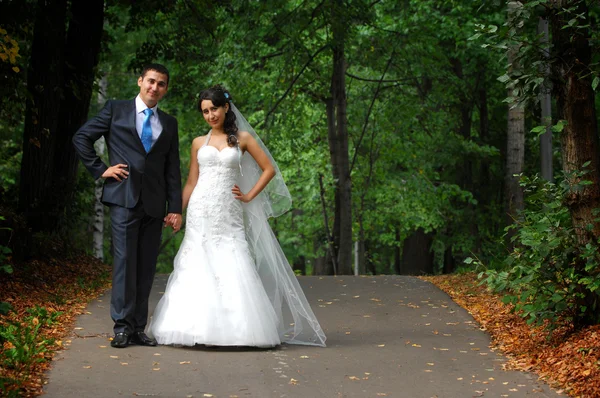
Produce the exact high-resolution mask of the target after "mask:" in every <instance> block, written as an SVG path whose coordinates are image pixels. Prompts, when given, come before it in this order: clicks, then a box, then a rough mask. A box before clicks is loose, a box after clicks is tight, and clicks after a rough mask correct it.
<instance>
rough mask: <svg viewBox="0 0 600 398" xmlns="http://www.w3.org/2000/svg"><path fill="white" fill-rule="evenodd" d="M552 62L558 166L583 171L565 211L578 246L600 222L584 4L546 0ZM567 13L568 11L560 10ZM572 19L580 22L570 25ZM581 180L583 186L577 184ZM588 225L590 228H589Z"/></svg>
mask: <svg viewBox="0 0 600 398" xmlns="http://www.w3.org/2000/svg"><path fill="white" fill-rule="evenodd" d="M550 4H551V5H552V10H551V11H552V12H551V13H550V23H551V26H552V45H553V47H554V51H555V52H556V54H555V56H556V59H557V62H556V63H555V64H554V74H553V80H554V82H553V83H554V84H553V91H554V94H555V95H556V102H557V107H558V112H559V114H560V115H561V117H562V118H563V119H564V120H566V126H565V127H564V129H563V131H562V133H561V135H560V141H561V148H562V165H563V170H564V171H565V173H567V174H570V173H573V172H578V171H583V170H585V171H587V173H586V174H585V175H583V176H581V177H580V178H577V179H576V180H575V181H572V183H573V184H574V185H579V188H576V189H573V190H572V191H571V196H570V197H569V200H568V203H567V205H568V207H569V210H570V212H571V219H572V221H573V227H574V228H575V233H576V235H577V241H578V243H579V245H580V246H581V247H584V246H585V245H586V244H587V243H588V242H591V241H594V242H598V241H599V239H600V222H599V221H598V218H597V215H596V214H595V213H594V212H595V210H596V209H598V208H600V155H599V154H600V148H599V147H598V119H597V115H596V103H595V95H594V90H593V88H592V76H591V74H590V67H591V63H592V48H591V46H590V42H589V37H590V35H591V32H590V25H589V23H588V22H587V21H588V20H589V7H588V5H587V4H586V2H585V1H584V0H551V1H550ZM566 9H568V10H569V11H570V12H565V10H566ZM572 15H578V16H579V17H580V18H581V19H576V20H575V22H572V19H573V17H572ZM583 181H586V182H585V183H584V184H581V183H582V182H583ZM589 226H591V228H589Z"/></svg>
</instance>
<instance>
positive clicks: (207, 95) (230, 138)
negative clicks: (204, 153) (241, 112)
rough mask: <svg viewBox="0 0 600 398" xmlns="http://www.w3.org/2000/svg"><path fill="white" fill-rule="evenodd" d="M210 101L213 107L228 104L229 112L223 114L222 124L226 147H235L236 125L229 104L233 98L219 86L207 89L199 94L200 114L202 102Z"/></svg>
mask: <svg viewBox="0 0 600 398" xmlns="http://www.w3.org/2000/svg"><path fill="white" fill-rule="evenodd" d="M204 100H209V101H212V103H213V105H214V106H225V104H227V103H228V104H229V111H227V113H226V114H225V122H224V123H223V130H225V133H227V145H229V146H235V145H236V144H237V132H238V128H237V124H235V120H236V117H235V113H233V111H232V110H231V104H232V101H233V98H232V97H231V94H230V93H229V91H227V89H226V88H225V87H223V86H221V85H220V84H217V85H216V86H212V87H211V88H207V89H206V90H203V91H202V92H201V93H200V99H199V100H198V110H199V111H200V112H202V101H204Z"/></svg>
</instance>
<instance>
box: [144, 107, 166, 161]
mask: <svg viewBox="0 0 600 398" xmlns="http://www.w3.org/2000/svg"><path fill="white" fill-rule="evenodd" d="M157 111H158V112H157V113H158V120H160V125H161V126H162V131H161V132H160V135H159V136H158V138H157V139H156V142H155V143H154V145H152V148H150V152H152V150H153V149H154V148H155V147H156V146H157V145H159V144H161V142H162V141H164V140H165V139H166V138H164V137H165V136H166V135H167V131H168V130H167V127H168V119H167V117H166V116H165V114H164V113H163V112H162V111H161V110H160V108H159V109H158V110H157ZM140 142H141V141H140Z"/></svg>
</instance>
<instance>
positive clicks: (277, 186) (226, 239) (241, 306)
mask: <svg viewBox="0 0 600 398" xmlns="http://www.w3.org/2000/svg"><path fill="white" fill-rule="evenodd" d="M198 107H199V110H200V112H202V115H203V116H204V120H205V121H206V122H207V123H208V124H209V126H210V127H211V130H210V131H209V132H208V134H206V135H205V136H202V137H197V138H195V139H194V141H193V142H192V152H191V159H192V160H191V161H190V171H189V176H188V180H187V183H186V185H185V187H184V190H183V208H184V209H185V208H186V207H187V218H186V230H185V236H184V238H183V241H182V243H181V246H180V248H179V251H178V253H177V255H176V256H175V261H174V269H173V272H172V273H171V275H170V276H169V280H168V282H167V288H166V290H165V294H164V295H163V297H162V298H161V300H160V301H159V303H158V305H157V307H156V309H155V311H154V314H153V317H152V319H151V321H150V325H149V327H148V329H149V334H151V335H152V336H154V338H155V339H156V340H157V342H158V343H159V344H174V345H188V346H191V345H195V344H204V345H208V346H251V347H275V346H277V345H279V344H281V343H289V344H307V345H316V346H323V347H324V346H325V340H326V337H325V334H324V333H323V330H322V329H321V326H320V325H319V322H318V321H317V319H316V317H315V315H314V314H313V312H312V309H311V308H310V305H309V304H308V301H307V300H306V297H305V295H304V293H303V291H302V289H301V287H300V285H299V283H298V281H297V279H296V276H295V274H294V273H293V271H292V269H291V267H290V265H289V263H288V261H287V259H286V257H285V255H284V253H283V251H282V250H281V247H280V246H279V243H278V242H277V239H276V238H275V235H274V234H273V231H272V230H271V228H270V226H269V223H268V221H267V220H268V218H269V217H276V216H279V215H280V214H282V213H283V212H285V211H287V210H288V209H289V208H290V206H291V197H290V194H289V191H288V189H287V187H286V185H285V183H284V181H283V178H282V176H281V173H280V171H279V169H278V167H277V164H276V163H275V161H274V160H273V158H272V156H271V154H270V153H269V151H268V149H267V148H266V147H265V146H264V144H263V143H262V141H261V140H260V138H259V137H258V136H257V135H256V133H255V132H254V130H253V129H252V127H251V126H250V125H249V124H248V122H247V121H246V119H245V118H244V117H243V116H242V115H241V114H240V112H239V111H238V109H237V108H236V107H235V105H234V104H233V101H232V98H231V95H230V93H229V92H228V91H227V90H226V89H224V88H223V87H221V86H218V85H217V86H214V87H211V88H209V89H207V90H204V91H203V92H202V93H201V94H200V100H199V104H198ZM193 159H197V161H196V162H195V161H193ZM168 222H169V220H168ZM173 222H174V221H173Z"/></svg>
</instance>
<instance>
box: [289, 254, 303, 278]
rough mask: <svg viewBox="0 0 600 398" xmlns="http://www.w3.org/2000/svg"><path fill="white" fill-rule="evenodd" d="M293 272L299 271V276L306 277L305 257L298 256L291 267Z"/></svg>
mask: <svg viewBox="0 0 600 398" xmlns="http://www.w3.org/2000/svg"><path fill="white" fill-rule="evenodd" d="M292 269H293V270H294V271H299V272H300V275H306V257H304V256H298V258H296V260H295V261H294V265H293V266H292Z"/></svg>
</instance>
